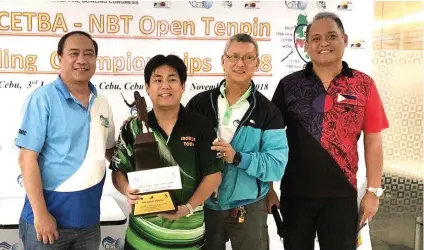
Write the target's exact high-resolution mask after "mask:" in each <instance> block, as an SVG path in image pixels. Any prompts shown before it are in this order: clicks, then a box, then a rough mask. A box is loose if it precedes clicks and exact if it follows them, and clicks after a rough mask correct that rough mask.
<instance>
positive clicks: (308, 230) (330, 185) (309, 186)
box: [272, 12, 388, 250]
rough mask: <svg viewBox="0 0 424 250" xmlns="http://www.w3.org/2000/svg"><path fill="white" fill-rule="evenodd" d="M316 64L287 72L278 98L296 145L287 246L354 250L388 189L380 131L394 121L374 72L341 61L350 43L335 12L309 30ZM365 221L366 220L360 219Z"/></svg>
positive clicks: (288, 188)
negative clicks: (361, 154)
mask: <svg viewBox="0 0 424 250" xmlns="http://www.w3.org/2000/svg"><path fill="white" fill-rule="evenodd" d="M306 40H307V41H306V45H305V49H306V51H307V52H308V54H309V56H310V58H311V61H312V62H310V63H308V64H307V65H306V67H305V69H304V70H301V71H298V72H295V73H293V74H290V75H288V76H286V77H284V78H283V79H282V80H281V81H280V83H279V85H278V87H277V89H276V91H275V93H274V96H273V98H272V101H273V102H274V103H275V104H276V105H277V106H278V107H279V108H280V110H281V113H282V115H283V119H284V122H285V124H286V126H287V128H286V133H287V139H288V143H289V148H290V151H289V161H288V163H287V168H286V172H285V174H284V176H283V179H282V182H281V193H282V196H281V199H280V201H281V209H282V213H283V219H284V224H285V230H286V231H285V237H284V249H285V250H312V249H314V238H315V235H316V234H317V235H318V241H319V244H320V249H321V250H329V249H334V250H351V249H353V247H354V242H355V239H356V231H357V228H358V227H360V226H362V225H363V224H364V222H365V221H366V220H367V219H371V218H372V217H373V216H374V215H375V213H376V212H377V208H378V204H379V197H380V196H381V194H382V189H381V188H380V185H381V183H380V182H381V176H382V166H383V152H382V139H381V131H382V130H383V129H385V128H388V121H387V119H386V115H385V113H384V109H383V105H382V103H381V100H380V97H379V95H378V92H377V88H376V86H375V84H374V81H373V80H372V79H371V77H369V76H367V75H366V74H364V73H362V72H360V71H358V70H354V69H351V68H349V66H348V64H347V63H346V62H343V61H342V57H343V54H344V49H345V47H346V46H347V45H348V39H347V35H346V34H345V31H344V28H343V24H342V22H341V21H340V19H339V18H338V17H337V16H336V15H335V14H333V13H328V12H322V13H319V14H317V15H316V16H315V17H314V19H313V22H312V23H311V24H309V25H308V27H307V30H306ZM362 131H363V132H364V147H365V160H366V168H367V191H368V192H367V193H366V194H365V196H364V197H363V199H362V201H361V205H360V213H359V217H358V206H357V180H356V173H357V170H358V152H357V141H358V139H359V137H360V134H361V132H362ZM358 222H359V223H358Z"/></svg>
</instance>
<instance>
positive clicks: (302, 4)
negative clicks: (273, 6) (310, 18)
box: [286, 1, 308, 10]
mask: <svg viewBox="0 0 424 250" xmlns="http://www.w3.org/2000/svg"><path fill="white" fill-rule="evenodd" d="M286 6H287V8H288V9H292V10H305V9H306V7H308V2H307V1H286Z"/></svg>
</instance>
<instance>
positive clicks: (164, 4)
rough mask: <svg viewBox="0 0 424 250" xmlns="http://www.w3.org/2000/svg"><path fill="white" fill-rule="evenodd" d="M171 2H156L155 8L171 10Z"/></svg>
mask: <svg viewBox="0 0 424 250" xmlns="http://www.w3.org/2000/svg"><path fill="white" fill-rule="evenodd" d="M170 7H171V2H170V1H162V2H154V3H153V8H170Z"/></svg>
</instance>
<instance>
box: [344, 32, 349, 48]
mask: <svg viewBox="0 0 424 250" xmlns="http://www.w3.org/2000/svg"><path fill="white" fill-rule="evenodd" d="M343 40H344V43H345V47H347V45H348V44H349V37H348V36H347V35H346V34H344V35H343Z"/></svg>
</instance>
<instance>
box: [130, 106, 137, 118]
mask: <svg viewBox="0 0 424 250" xmlns="http://www.w3.org/2000/svg"><path fill="white" fill-rule="evenodd" d="M137 114H138V113H137V108H136V107H132V108H131V109H130V116H131V117H136V116H137Z"/></svg>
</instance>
